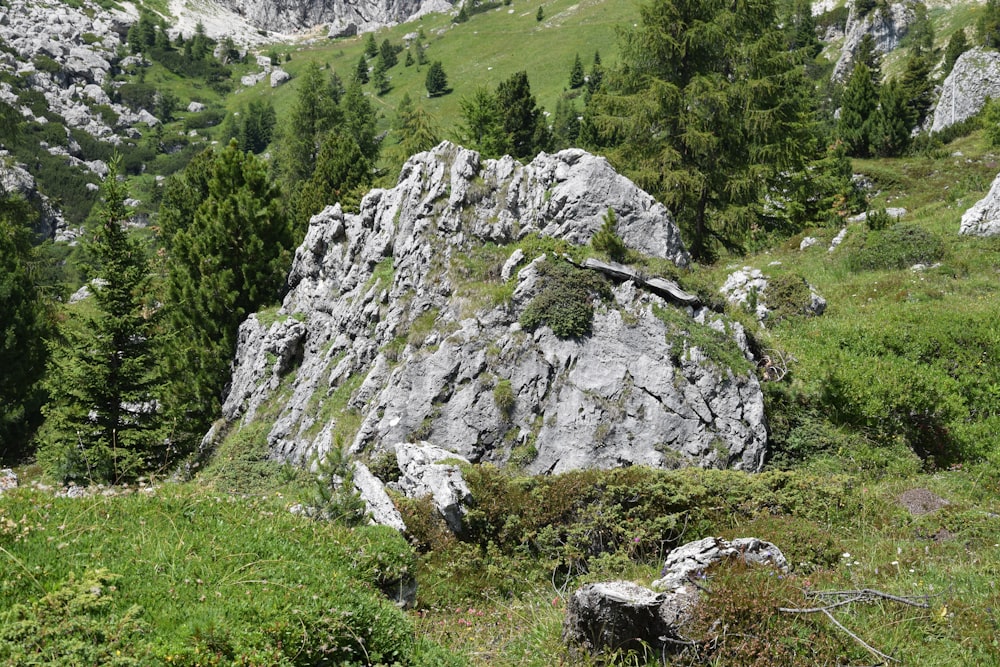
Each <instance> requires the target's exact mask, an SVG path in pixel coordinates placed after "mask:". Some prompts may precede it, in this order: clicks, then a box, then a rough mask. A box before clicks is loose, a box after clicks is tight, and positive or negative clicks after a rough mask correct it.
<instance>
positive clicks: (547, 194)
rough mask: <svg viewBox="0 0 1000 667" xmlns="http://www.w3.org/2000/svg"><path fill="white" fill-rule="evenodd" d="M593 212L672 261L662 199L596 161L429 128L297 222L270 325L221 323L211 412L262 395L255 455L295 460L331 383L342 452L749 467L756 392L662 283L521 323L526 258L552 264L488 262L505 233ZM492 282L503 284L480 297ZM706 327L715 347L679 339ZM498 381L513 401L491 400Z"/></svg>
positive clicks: (594, 221) (726, 326) (570, 235)
mask: <svg viewBox="0 0 1000 667" xmlns="http://www.w3.org/2000/svg"><path fill="white" fill-rule="evenodd" d="M609 206H610V207H613V208H614V210H615V212H616V216H617V219H618V230H619V234H620V235H621V236H622V238H623V239H624V240H625V242H626V243H627V244H628V246H629V247H630V248H632V249H634V250H638V251H641V252H643V253H646V254H649V255H655V256H657V257H660V258H663V259H668V260H672V261H673V262H675V263H676V264H679V265H686V264H687V263H688V261H689V256H688V253H687V251H686V250H685V249H684V247H683V245H682V244H681V242H680V239H679V235H678V232H677V229H676V227H675V226H674V224H673V222H672V219H671V217H670V214H669V213H668V212H667V211H666V209H664V208H663V207H662V206H661V205H660V204H658V203H657V202H655V200H653V198H652V197H650V196H649V195H648V194H647V193H645V192H643V191H642V190H640V189H639V188H637V187H636V186H635V185H634V184H633V183H631V182H630V181H628V180H627V179H625V178H624V177H622V176H620V175H619V174H617V173H615V172H614V170H613V169H611V167H610V165H608V163H607V162H606V161H605V160H604V159H602V158H598V157H595V156H593V155H590V154H589V153H586V152H584V151H581V150H576V149H572V150H567V151H562V152H560V153H557V154H555V155H545V154H542V155H539V156H538V157H537V158H536V159H535V160H533V161H532V162H531V163H530V164H527V165H521V164H519V163H518V162H516V161H515V160H513V159H512V158H509V157H507V158H503V159H500V160H486V161H482V160H481V159H480V156H479V155H478V154H477V153H475V152H473V151H468V150H465V149H463V148H460V147H458V146H455V145H452V144H449V143H447V142H446V143H443V144H441V145H440V146H438V147H437V148H435V149H434V150H432V151H429V152H426V153H421V154H418V155H415V156H413V157H412V158H411V159H410V160H409V161H408V162H407V163H406V165H405V166H404V167H403V169H402V171H401V173H400V177H399V181H398V183H397V185H396V186H395V187H394V188H391V189H388V190H373V191H372V192H370V193H369V194H368V195H367V196H366V197H365V198H364V199H363V201H362V202H361V206H360V211H359V213H357V214H347V213H345V212H344V211H343V210H342V209H341V208H340V207H339V206H332V207H328V208H327V209H326V210H324V211H323V212H322V213H320V214H319V215H317V216H315V217H314V218H313V219H312V221H311V222H310V226H309V229H308V231H307V234H306V237H305V240H304V241H303V243H302V245H301V246H300V247H299V248H298V249H297V251H296V255H295V260H294V262H293V265H292V268H291V271H290V273H289V276H288V287H289V291H288V294H287V296H286V297H285V300H284V303H283V305H282V307H281V309H280V310H279V311H278V313H277V314H276V315H271V316H270V318H271V319H272V320H276V321H273V322H271V323H270V324H268V325H267V326H265V325H264V324H263V323H262V321H261V318H260V316H257V317H251V318H249V319H248V320H247V321H246V323H244V324H243V325H242V327H241V329H240V333H239V338H238V349H237V355H236V359H235V361H234V371H233V378H232V382H231V386H232V390H231V391H230V392H229V394H228V396H227V397H226V399H225V404H224V406H223V415H224V418H225V419H226V420H227V421H228V422H230V423H234V426H235V427H239V426H240V425H241V424H246V423H248V422H250V421H252V420H254V419H256V418H257V415H258V414H259V413H260V408H261V406H264V405H269V406H270V407H269V409H268V412H269V413H276V414H277V415H278V417H277V419H276V420H275V421H274V422H273V425H272V427H271V430H270V433H269V435H268V442H269V444H270V447H271V455H272V456H273V457H274V458H276V459H280V460H287V461H293V462H300V463H301V462H305V461H308V460H310V459H311V458H312V457H313V456H314V455H316V454H318V453H322V451H324V450H325V448H326V447H328V446H329V443H328V442H327V439H326V438H327V436H325V435H323V434H324V433H330V432H331V429H332V426H333V425H334V424H335V423H336V422H337V420H338V419H340V413H338V412H335V411H330V410H324V405H325V404H326V402H327V401H329V400H332V399H333V397H336V400H337V401H339V402H340V405H342V406H343V407H342V408H338V410H350V411H353V412H354V413H355V414H357V415H360V421H361V423H360V427H359V428H358V429H357V434H356V435H355V437H354V439H353V441H352V442H350V451H351V452H352V453H354V454H359V453H362V452H373V451H377V450H379V449H385V448H387V447H389V446H391V445H392V444H393V443H398V442H412V441H414V440H427V441H429V442H431V443H433V444H435V445H437V446H440V447H443V448H445V449H447V450H449V451H451V452H455V453H456V454H458V455H460V456H462V457H464V458H466V459H468V460H469V461H473V462H494V463H497V464H504V463H506V462H507V461H508V460H509V458H510V456H511V452H512V451H514V450H517V452H518V454H519V455H518V457H517V458H518V459H519V460H520V461H521V462H522V464H524V465H525V466H526V470H527V472H531V473H541V472H546V471H552V472H562V471H565V470H572V469H576V468H583V467H594V466H599V467H614V466H620V465H628V464H644V465H650V466H654V467H657V466H669V467H676V466H677V465H700V466H719V467H734V468H738V469H743V470H749V471H755V470H759V469H760V467H761V466H762V464H763V461H764V456H765V451H766V438H767V436H766V424H765V421H764V406H763V395H762V392H761V389H760V384H759V382H758V380H757V377H756V374H755V373H754V372H753V370H752V367H753V364H754V363H755V360H753V359H752V355H751V354H750V352H749V350H748V349H747V346H746V339H745V335H744V334H743V331H742V329H741V328H740V326H739V325H738V324H737V323H735V322H729V321H726V320H725V319H724V318H723V317H722V316H720V315H719V314H717V313H714V312H712V311H710V310H709V309H707V308H705V307H703V306H701V305H699V304H698V303H697V300H695V302H694V303H686V304H679V303H677V301H675V300H671V299H668V298H664V296H663V294H664V293H665V291H666V288H667V287H669V285H667V286H666V287H664V289H663V290H659V291H658V290H657V289H653V287H655V286H656V285H659V283H655V282H654V281H653V280H651V279H648V278H647V279H646V280H645V281H644V282H642V283H640V282H637V281H633V280H626V281H625V282H622V283H621V284H619V285H617V286H615V287H614V288H613V289H612V299H611V301H609V302H607V303H597V304H595V312H594V318H593V325H592V333H591V334H590V335H589V336H583V337H580V338H575V339H565V338H559V337H557V336H556V335H555V334H554V333H553V331H552V330H551V329H550V328H548V327H540V328H538V329H536V330H535V331H533V332H530V333H529V332H526V331H524V330H523V329H522V327H521V326H520V323H519V318H520V314H521V312H522V311H523V310H524V309H525V307H526V306H527V305H528V304H529V303H530V302H531V300H532V298H533V297H534V296H535V295H536V294H537V293H538V291H539V290H540V285H541V282H540V271H541V270H542V267H543V265H544V264H545V263H546V262H562V261H564V260H563V259H561V258H559V257H555V256H551V255H550V256H543V257H531V256H527V255H526V256H525V257H524V260H523V261H524V262H526V264H520V262H521V260H520V259H517V260H515V262H513V263H511V264H510V265H508V267H507V270H506V271H504V269H503V267H504V265H505V264H507V263H508V261H509V260H510V258H511V256H512V255H514V256H516V253H515V252H514V250H515V248H517V247H518V246H517V243H518V239H520V238H523V237H524V236H526V235H527V234H529V233H536V234H540V235H541V236H551V237H555V238H557V239H564V240H566V241H569V242H571V243H577V244H585V243H587V242H588V241H589V240H590V238H591V236H592V235H593V234H594V233H596V232H597V231H598V230H599V229H600V227H601V225H602V224H603V217H604V215H605V214H606V212H607V210H608V207H609ZM487 243H491V244H493V245H489V246H487V245H485V244H487ZM497 246H500V247H497ZM503 246H506V247H503ZM490 248H492V250H491V249H490ZM484 253H485V254H484ZM490 253H494V254H490ZM515 263H516V264H517V265H518V266H521V268H520V269H519V270H518V269H517V268H516V267H515ZM477 266H478V268H471V269H470V268H469V267H477ZM473 273H474V275H473ZM504 274H505V275H507V276H509V277H508V278H507V279H506V280H504V279H503V277H502V276H503V275H504ZM469 281H471V282H469ZM497 289H500V291H502V292H503V293H504V294H506V295H507V296H504V297H503V298H499V299H493V298H492V297H490V296H488V292H489V291H490V290H493V291H496V290H497ZM720 332H721V333H720ZM693 336H694V337H693ZM710 339H711V340H717V339H718V340H720V344H721V345H723V346H726V345H728V346H729V347H730V348H731V351H732V352H733V355H731V356H730V357H727V358H728V359H730V361H727V362H726V363H720V362H719V360H717V359H712V358H709V355H708V353H707V352H706V349H703V348H704V345H701V346H699V345H700V344H699V343H696V342H693V341H695V340H710ZM733 358H736V359H737V360H740V359H746V363H745V364H743V363H740V364H736V365H735V366H733V363H732V359H733ZM276 360H285V361H280V362H279V361H276ZM501 383H504V386H505V387H507V386H509V393H510V394H511V395H512V399H513V400H512V401H510V404H509V405H507V406H506V407H505V408H504V409H501V408H500V407H499V406H498V405H497V400H496V398H495V394H496V392H497V391H498V387H499V386H500V384H501ZM274 401H280V402H279V403H277V404H274ZM237 422H238V423H237Z"/></svg>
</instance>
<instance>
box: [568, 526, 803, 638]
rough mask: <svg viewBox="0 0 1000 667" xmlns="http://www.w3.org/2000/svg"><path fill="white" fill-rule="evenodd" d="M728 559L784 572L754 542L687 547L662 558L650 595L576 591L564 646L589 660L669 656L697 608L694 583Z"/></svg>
mask: <svg viewBox="0 0 1000 667" xmlns="http://www.w3.org/2000/svg"><path fill="white" fill-rule="evenodd" d="M732 558H739V559H740V560H742V561H743V562H744V563H746V564H748V565H762V566H768V567H772V568H774V569H777V570H781V571H783V572H784V571H787V570H788V562H787V561H786V559H785V556H784V554H782V553H781V550H780V549H778V547H776V546H775V545H773V544H771V543H770V542H765V541H763V540H759V539H757V538H755V537H741V538H737V539H734V540H732V541H728V540H724V539H722V538H718V537H707V538H705V539H703V540H697V541H695V542H689V543H687V544H685V545H683V546H680V547H678V548H676V549H674V550H673V551H671V552H670V553H669V554H668V555H667V558H666V561H665V562H664V565H663V578H662V579H659V580H657V581H655V582H653V589H649V588H645V587H643V586H639V585H637V584H634V583H631V582H628V581H612V582H601V583H596V584H587V585H586V586H583V587H581V588H580V589H578V590H577V591H575V592H574V593H573V595H572V596H570V599H569V602H568V604H567V605H566V617H565V619H564V621H563V640H564V641H565V642H567V643H568V644H569V645H570V647H571V649H583V650H585V651H586V652H588V653H592V654H599V653H605V652H615V651H618V650H625V651H627V650H632V649H634V650H637V651H642V650H643V648H644V647H649V648H652V649H653V650H654V651H656V653H657V654H660V653H661V652H671V651H674V650H676V649H677V648H678V647H680V646H682V645H683V644H685V643H687V641H686V640H685V637H684V626H685V625H686V624H687V623H688V621H689V620H690V619H691V615H692V612H693V611H694V609H695V607H696V606H697V605H698V603H699V593H698V590H699V588H700V584H699V583H698V580H699V578H702V577H703V575H704V573H705V571H706V570H707V569H708V568H710V567H711V566H712V565H715V564H716V563H719V562H721V561H724V560H729V559H732ZM724 620H725V619H723V621H724Z"/></svg>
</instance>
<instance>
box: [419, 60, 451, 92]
mask: <svg viewBox="0 0 1000 667" xmlns="http://www.w3.org/2000/svg"><path fill="white" fill-rule="evenodd" d="M424 87H425V88H427V97H438V96H439V95H444V94H445V93H447V92H448V77H447V75H445V73H444V65H442V64H441V61H440V60H435V61H434V62H433V63H431V66H430V67H429V68H428V69H427V77H426V78H425V79H424Z"/></svg>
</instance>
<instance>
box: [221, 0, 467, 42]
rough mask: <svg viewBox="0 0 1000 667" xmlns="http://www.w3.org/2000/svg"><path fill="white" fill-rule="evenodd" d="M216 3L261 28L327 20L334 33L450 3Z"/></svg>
mask: <svg viewBox="0 0 1000 667" xmlns="http://www.w3.org/2000/svg"><path fill="white" fill-rule="evenodd" d="M219 4H220V5H221V6H223V7H226V8H227V9H230V10H232V11H234V12H236V13H237V14H238V15H239V16H241V17H242V18H244V19H246V20H247V21H248V22H249V23H251V24H252V25H255V26H257V27H258V28H260V29H262V30H268V31H272V32H295V31H299V30H305V29H308V28H313V27H315V26H318V25H322V24H327V25H328V27H329V31H330V33H331V34H332V35H338V36H339V35H347V34H355V33H357V32H359V31H369V30H375V29H377V28H379V27H381V26H386V25H394V24H396V23H401V22H403V21H406V20H408V19H410V18H415V17H417V16H420V15H421V14H426V13H427V12H442V11H448V10H449V9H451V5H452V3H451V2H449V1H448V0H360V2H357V1H353V2H352V1H350V0H219Z"/></svg>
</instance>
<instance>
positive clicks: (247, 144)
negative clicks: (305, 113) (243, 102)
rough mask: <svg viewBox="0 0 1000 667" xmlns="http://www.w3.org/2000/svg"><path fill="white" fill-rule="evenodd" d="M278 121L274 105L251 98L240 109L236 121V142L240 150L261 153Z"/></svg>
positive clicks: (265, 147) (272, 134)
mask: <svg viewBox="0 0 1000 667" xmlns="http://www.w3.org/2000/svg"><path fill="white" fill-rule="evenodd" d="M277 122H278V118H277V115H276V114H275V111H274V105H273V104H271V102H270V101H266V102H265V101H264V100H252V101H251V102H250V103H249V104H248V105H247V106H246V107H244V108H242V109H241V110H240V115H239V120H237V121H236V127H237V129H236V134H235V138H236V144H237V145H238V146H239V148H240V150H241V151H244V152H246V151H250V152H251V153H258V154H260V153H263V152H264V150H265V149H267V146H268V144H270V143H271V139H272V138H273V136H274V126H275V124H276V123H277Z"/></svg>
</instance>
